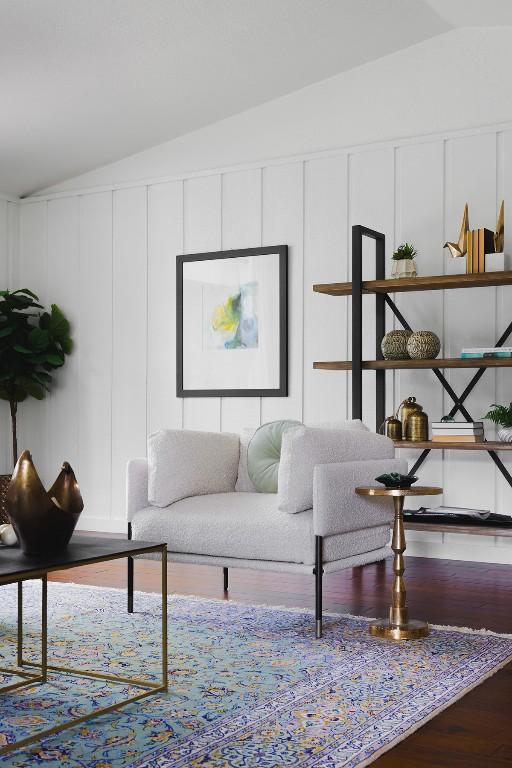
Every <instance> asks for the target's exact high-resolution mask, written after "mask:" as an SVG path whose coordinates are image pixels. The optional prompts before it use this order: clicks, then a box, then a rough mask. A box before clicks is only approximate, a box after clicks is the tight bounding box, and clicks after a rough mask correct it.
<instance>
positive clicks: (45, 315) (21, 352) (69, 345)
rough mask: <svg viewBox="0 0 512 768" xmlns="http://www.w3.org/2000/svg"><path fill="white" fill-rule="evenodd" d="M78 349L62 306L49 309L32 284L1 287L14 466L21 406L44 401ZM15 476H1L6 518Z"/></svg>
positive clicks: (0, 385) (2, 366)
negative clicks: (14, 288) (7, 496)
mask: <svg viewBox="0 0 512 768" xmlns="http://www.w3.org/2000/svg"><path fill="white" fill-rule="evenodd" d="M72 349H73V341H72V339H71V336H70V326H69V322H68V320H67V319H66V317H65V315H64V313H63V312H62V310H60V309H59V307H58V306H57V305H56V304H52V305H51V309H50V311H46V310H45V309H44V307H43V306H42V305H41V304H39V299H38V297H37V296H36V295H35V293H32V291H29V290H28V289H27V288H21V289H20V290H17V291H12V292H11V291H0V398H1V399H2V400H6V401H7V402H8V403H9V408H10V413H11V426H12V462H13V466H14V465H15V464H16V461H17V459H18V432H17V417H18V405H19V404H20V403H23V402H24V401H25V400H27V398H29V397H33V398H35V399H36V400H43V399H44V397H45V396H46V393H47V392H49V391H50V387H51V385H52V383H53V375H52V374H53V371H55V370H57V369H58V368H61V367H62V366H63V365H64V362H65V359H66V356H67V355H69V354H70V353H71V351H72ZM10 479H11V475H2V476H0V522H2V519H3V520H6V519H7V517H6V513H5V506H4V505H5V494H6V492H7V486H8V485H9V481H10Z"/></svg>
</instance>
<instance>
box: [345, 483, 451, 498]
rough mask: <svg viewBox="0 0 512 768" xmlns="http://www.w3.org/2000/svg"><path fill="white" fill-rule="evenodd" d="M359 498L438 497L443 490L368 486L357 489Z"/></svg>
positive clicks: (423, 486)
mask: <svg viewBox="0 0 512 768" xmlns="http://www.w3.org/2000/svg"><path fill="white" fill-rule="evenodd" d="M355 490H356V493H357V495H358V496H437V495H438V494H440V493H442V492H443V489H442V488H436V487H435V486H432V485H413V486H411V487H410V488H386V486H384V485H376V486H372V485H367V486H363V487H361V488H356V489H355Z"/></svg>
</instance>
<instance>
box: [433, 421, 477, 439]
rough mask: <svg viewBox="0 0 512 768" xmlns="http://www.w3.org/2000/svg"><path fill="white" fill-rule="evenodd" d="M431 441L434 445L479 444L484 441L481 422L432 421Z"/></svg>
mask: <svg viewBox="0 0 512 768" xmlns="http://www.w3.org/2000/svg"><path fill="white" fill-rule="evenodd" d="M432 440H433V442H435V443H481V442H482V441H483V440H484V423H483V421H434V422H432Z"/></svg>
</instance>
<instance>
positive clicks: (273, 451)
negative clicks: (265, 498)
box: [247, 420, 300, 493]
mask: <svg viewBox="0 0 512 768" xmlns="http://www.w3.org/2000/svg"><path fill="white" fill-rule="evenodd" d="M298 426H300V421H286V420H283V421H270V422H269V423H268V424H263V425H262V426H261V427H259V428H258V429H257V430H256V432H255V433H254V435H253V436H252V439H251V441H250V443H249V446H248V448H247V471H248V474H249V477H250V479H251V481H252V483H253V485H254V487H255V489H256V490H257V491H260V492H261V493H277V474H278V470H279V460H280V458H281V440H282V439H283V434H284V433H285V432H286V431H287V430H289V429H291V428H293V427H298Z"/></svg>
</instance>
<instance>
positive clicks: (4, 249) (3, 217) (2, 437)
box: [0, 200, 11, 474]
mask: <svg viewBox="0 0 512 768" xmlns="http://www.w3.org/2000/svg"><path fill="white" fill-rule="evenodd" d="M8 205H9V203H8V202H7V201H6V200H0V289H1V290H5V289H7V288H8V287H9V242H10V241H9V238H10V232H9V215H8ZM10 423H11V419H10V415H9V404H8V403H7V402H5V401H4V400H0V474H4V473H7V472H8V471H10V469H11V462H10V460H9V456H10V451H9V446H10V440H9V434H10Z"/></svg>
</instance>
